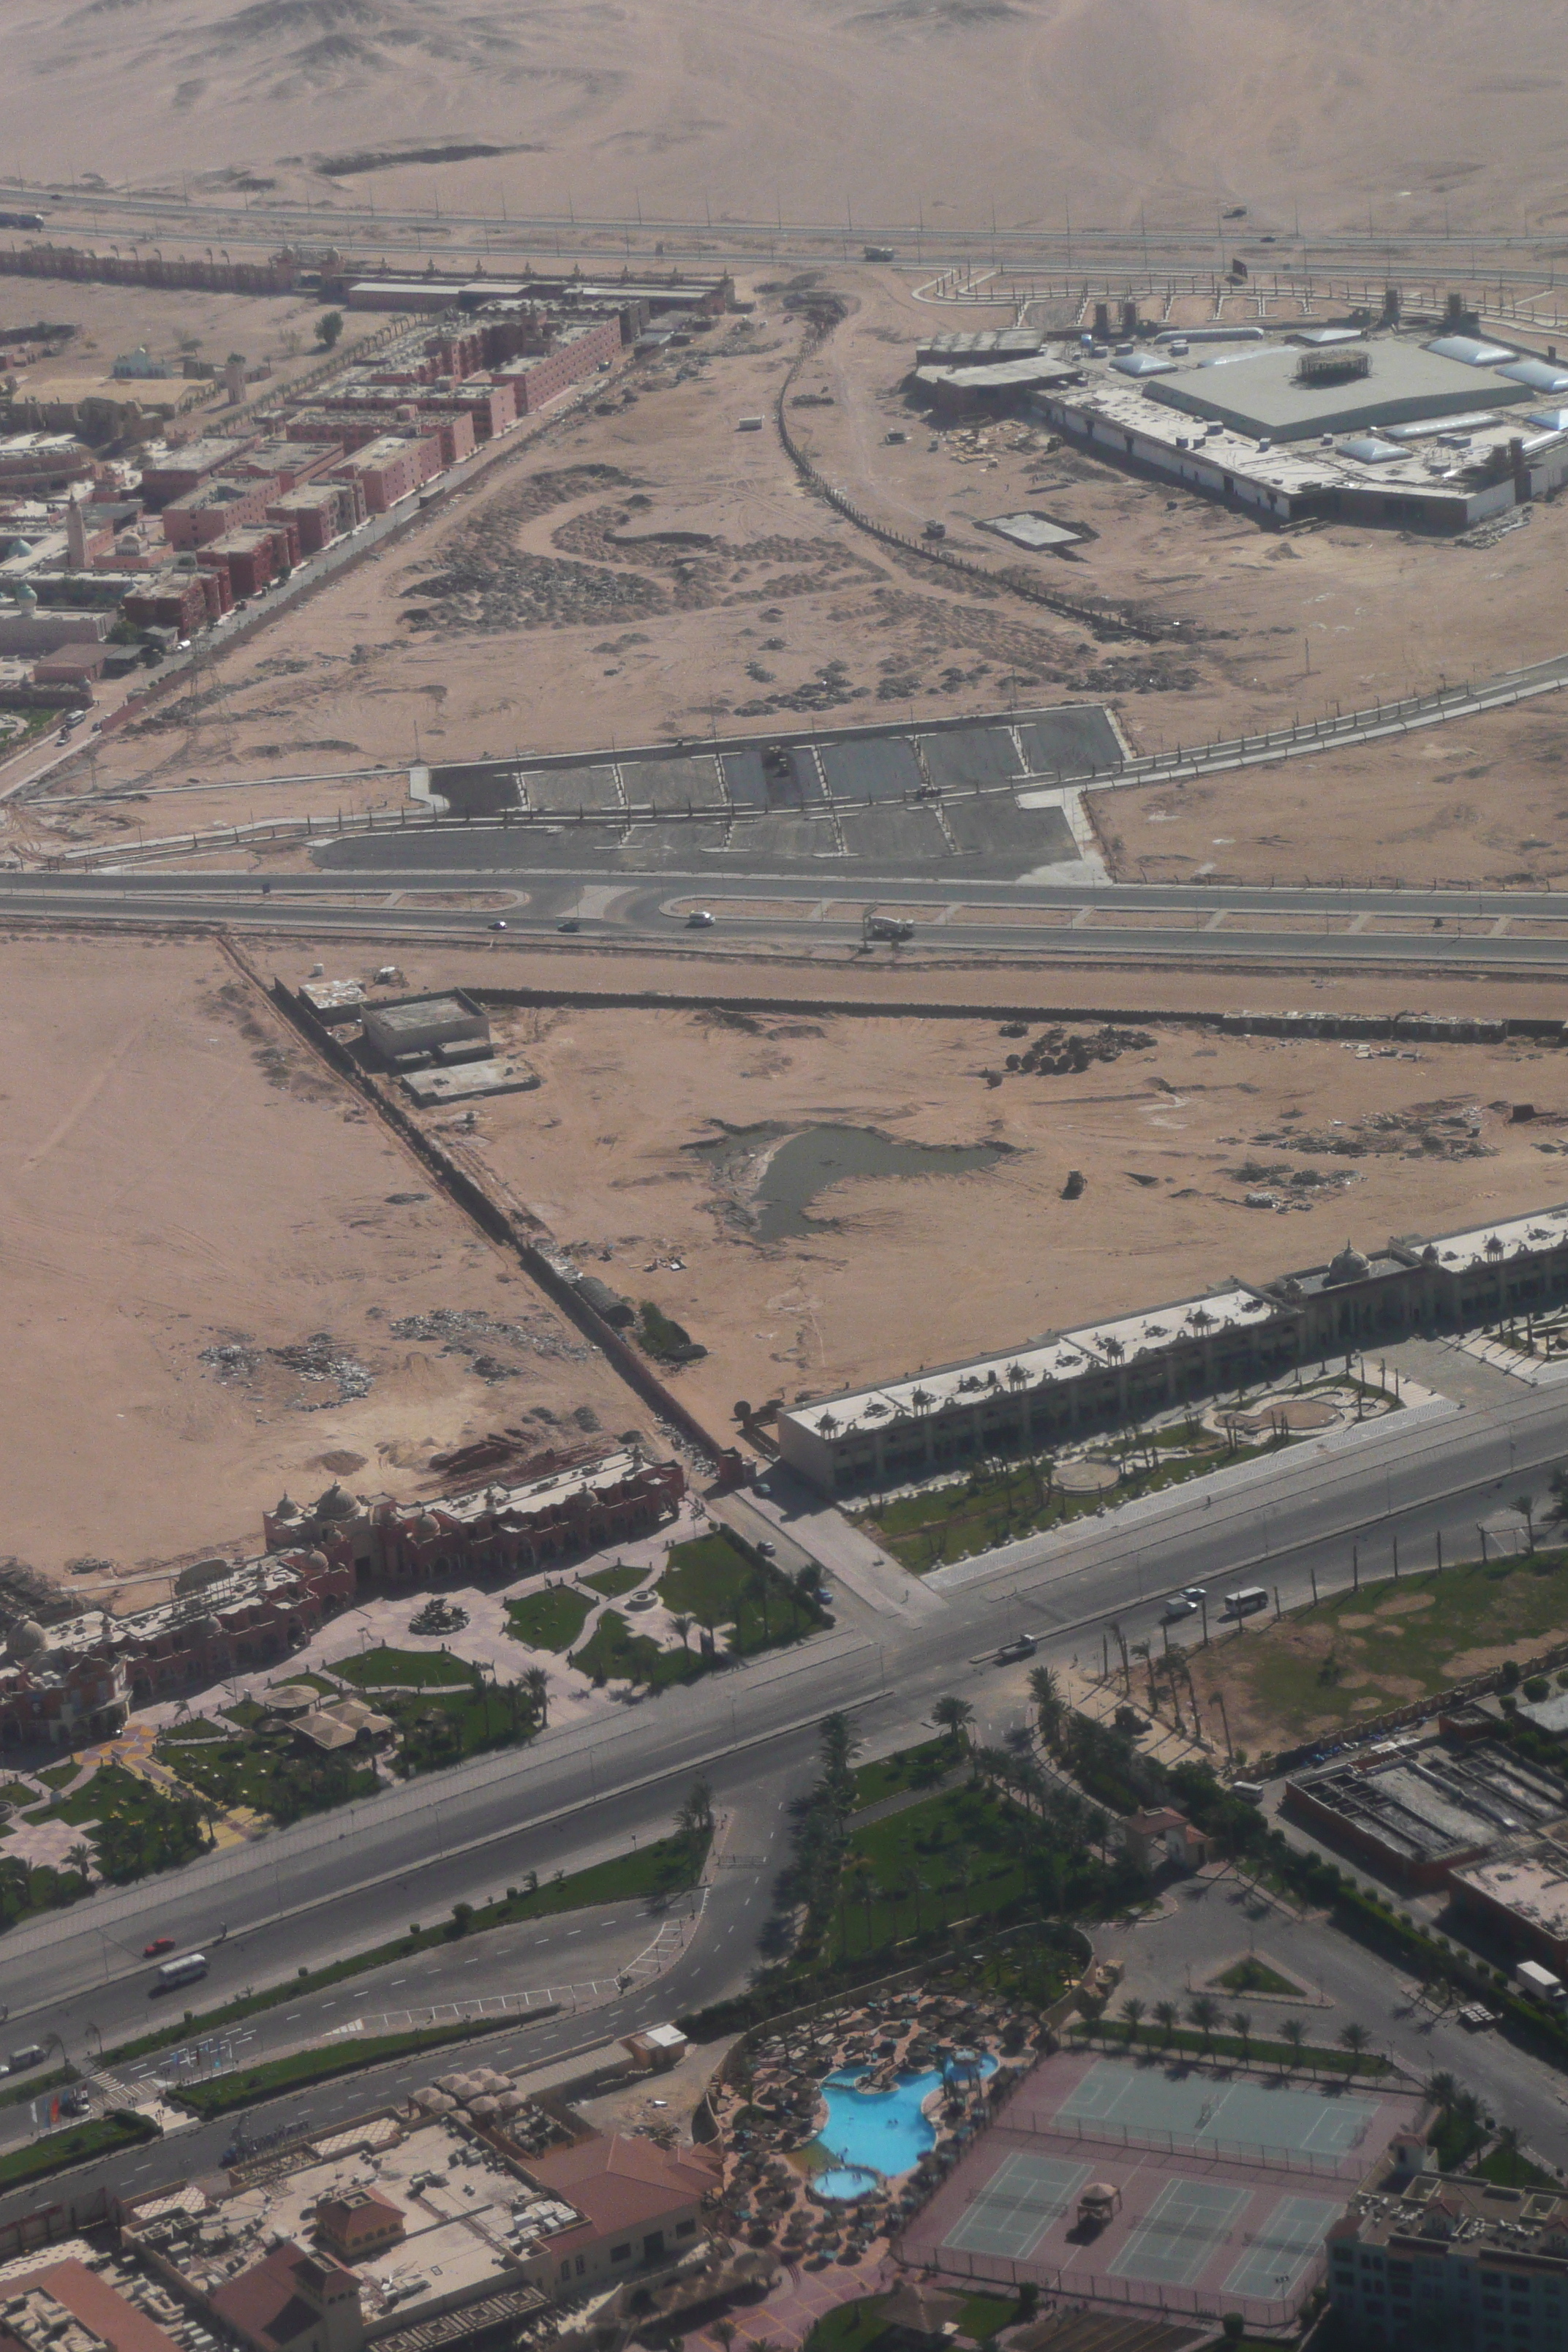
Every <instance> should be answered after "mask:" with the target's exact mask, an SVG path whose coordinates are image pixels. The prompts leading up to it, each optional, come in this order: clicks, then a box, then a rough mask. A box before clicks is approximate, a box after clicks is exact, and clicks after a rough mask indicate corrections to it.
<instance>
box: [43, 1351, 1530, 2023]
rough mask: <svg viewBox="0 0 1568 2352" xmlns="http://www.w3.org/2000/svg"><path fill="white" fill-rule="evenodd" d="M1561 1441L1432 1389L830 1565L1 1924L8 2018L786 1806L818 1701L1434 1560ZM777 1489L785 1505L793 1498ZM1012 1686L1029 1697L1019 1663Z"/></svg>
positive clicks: (239, 1968)
mask: <svg viewBox="0 0 1568 2352" xmlns="http://www.w3.org/2000/svg"><path fill="white" fill-rule="evenodd" d="M1565 1455H1568V1400H1565V1398H1564V1396H1563V1393H1561V1392H1559V1391H1555V1390H1552V1389H1546V1390H1542V1391H1536V1390H1529V1389H1524V1388H1522V1387H1521V1391H1520V1394H1519V1397H1518V1399H1517V1400H1514V1399H1512V1398H1510V1400H1509V1401H1508V1402H1507V1403H1506V1404H1504V1405H1501V1406H1497V1407H1493V1408H1491V1409H1489V1410H1486V1409H1480V1408H1476V1407H1471V1408H1468V1409H1466V1410H1463V1411H1459V1410H1448V1409H1438V1408H1433V1407H1425V1408H1423V1409H1422V1410H1420V1411H1418V1412H1411V1413H1408V1414H1396V1415H1394V1416H1392V1417H1391V1418H1390V1419H1389V1420H1388V1421H1385V1422H1383V1423H1377V1424H1369V1425H1367V1426H1366V1427H1365V1428H1363V1430H1362V1431H1361V1432H1360V1433H1357V1435H1356V1436H1355V1437H1354V1438H1352V1439H1348V1440H1341V1441H1323V1440H1312V1441H1310V1442H1308V1443H1306V1444H1302V1445H1300V1446H1298V1447H1296V1448H1294V1449H1293V1450H1292V1451H1291V1452H1290V1453H1289V1454H1287V1455H1285V1456H1282V1457H1275V1458H1271V1459H1270V1460H1269V1461H1268V1462H1267V1463H1265V1464H1261V1465H1253V1466H1250V1467H1248V1468H1247V1469H1244V1470H1241V1471H1237V1472H1233V1473H1230V1474H1228V1475H1217V1476H1216V1477H1215V1478H1213V1479H1210V1480H1208V1481H1205V1483H1204V1486H1203V1487H1202V1488H1201V1489H1199V1488H1196V1487H1188V1488H1184V1489H1181V1490H1179V1491H1177V1492H1176V1493H1175V1494H1173V1495H1167V1496H1156V1497H1152V1498H1150V1499H1149V1500H1146V1501H1144V1502H1142V1503H1136V1504H1132V1505H1131V1506H1128V1507H1125V1508H1123V1509H1122V1510H1121V1511H1119V1512H1116V1513H1112V1514H1109V1515H1108V1516H1107V1517H1105V1518H1104V1519H1103V1520H1100V1519H1093V1520H1089V1521H1087V1522H1080V1523H1079V1524H1078V1525H1077V1526H1075V1527H1074V1528H1071V1529H1068V1530H1064V1531H1057V1532H1053V1533H1048V1534H1046V1535H1042V1536H1036V1537H1030V1538H1025V1539H1024V1540H1022V1541H1020V1542H1017V1543H1015V1544H1013V1545H1010V1546H1008V1547H1006V1548H1005V1549H1002V1550H1000V1551H997V1552H994V1553H992V1554H990V1555H988V1556H986V1557H985V1558H984V1559H982V1560H978V1561H974V1562H971V1563H967V1564H965V1565H964V1566H963V1567H962V1568H959V1569H952V1570H944V1571H943V1572H942V1575H941V1576H940V1577H939V1578H938V1579H937V1580H934V1582H928V1583H925V1584H921V1583H918V1582H916V1581H915V1580H895V1581H896V1585H897V1590H896V1591H895V1593H894V1594H893V1595H892V1596H891V1597H889V1596H887V1595H884V1594H883V1593H881V1592H879V1591H877V1590H876V1589H875V1588H871V1589H869V1591H868V1593H866V1594H863V1593H862V1592H861V1591H856V1590H851V1589H849V1588H848V1587H847V1586H846V1585H844V1584H842V1583H840V1584H838V1585H837V1588H836V1606H837V1612H838V1619H839V1622H838V1623H837V1627H836V1628H835V1629H834V1630H833V1631H832V1632H830V1633H825V1634H822V1635H818V1636H816V1637H815V1638H813V1639H812V1640H810V1641H807V1642H805V1643H800V1644H798V1645H796V1646H795V1647H793V1648H790V1649H786V1650H783V1651H779V1652H775V1653H772V1654H764V1655H763V1656H762V1657H759V1658H757V1659H755V1660H753V1661H752V1662H751V1663H750V1664H747V1665H744V1666H742V1667H739V1668H736V1669H734V1670H733V1671H731V1672H730V1673H727V1674H724V1675H716V1676H713V1677H711V1678H710V1679H709V1680H707V1681H705V1682H702V1683H700V1684H698V1685H695V1686H693V1687H691V1688H689V1689H687V1690H684V1691H682V1692H680V1693H679V1694H671V1695H668V1696H665V1697H664V1698H662V1699H658V1700H648V1701H646V1702H644V1703H643V1704H641V1705H639V1706H628V1707H627V1708H626V1711H625V1715H624V1718H623V1719H621V1720H618V1721H616V1722H614V1723H611V1724H608V1725H605V1724H603V1723H600V1724H598V1725H596V1726H588V1725H584V1726H581V1727H574V1726H573V1725H571V1724H562V1725H559V1726H555V1727H552V1728H551V1729H550V1730H549V1731H547V1732H546V1733H545V1734H543V1735H542V1737H541V1738H539V1739H538V1740H536V1741H534V1742H533V1743H532V1744H531V1746H529V1747H528V1748H523V1749H520V1750H514V1751H511V1752H509V1753H506V1754H502V1755H500V1756H493V1757H488V1758H485V1759H481V1760H479V1761H478V1762H476V1763H472V1764H469V1765H466V1766H463V1767H459V1768H458V1769H454V1770H451V1771H447V1772H443V1773H438V1774H433V1775H429V1776H426V1777H425V1778H422V1779H420V1780H416V1781H414V1782H411V1783H409V1784H407V1785H406V1786H405V1787H403V1788H401V1789H398V1790H394V1791H392V1792H389V1793H387V1794H385V1795H383V1796H380V1797H378V1798H375V1799H373V1800H370V1801H366V1802H364V1803H363V1804H361V1805H356V1806H353V1807H346V1808H344V1809H342V1811H337V1812H333V1813H330V1814H326V1815H323V1816H320V1817H318V1818H315V1819H313V1820H310V1821H307V1822H300V1823H298V1824H296V1825H295V1826H294V1827H292V1828H289V1829H287V1830H280V1831H277V1832H274V1833H273V1834H272V1835H271V1836H270V1837H268V1838H267V1839H265V1840H264V1841H261V1842H260V1843H257V1844H254V1845H248V1846H243V1847H237V1848H231V1849H229V1850H227V1851H226V1852H223V1853H216V1854H213V1855H210V1856H206V1857H204V1858H203V1859H202V1860H200V1861H198V1862H196V1863H194V1864H190V1865H188V1866H187V1867H186V1868H185V1869H184V1870H183V1871H182V1872H181V1873H180V1874H178V1876H177V1877H174V1878H170V1877H162V1878H159V1879H156V1880H152V1881H142V1882H140V1883H138V1884H136V1885H132V1886H129V1887H125V1888H121V1889H106V1890H104V1891H102V1892H100V1894H98V1895H95V1896H94V1897H92V1899H91V1900H90V1901H89V1902H88V1903H86V1904H84V1905H82V1906H79V1908H77V1909H76V1910H74V1911H72V1912H71V1913H69V1914H68V1915H66V1916H53V1917H51V1918H49V1919H47V1920H44V1921H39V1922H38V1923H37V1924H36V1925H33V1926H30V1927H24V1928H20V1929H17V1930H15V1931H14V1932H13V1933H12V1934H10V1935H8V1936H7V1937H6V1938H5V1997H6V2000H7V2001H8V2003H9V2019H8V2031H9V2032H11V2033H12V2034H20V2033H21V2031H22V2029H24V2028H25V2029H26V2034H25V2036H23V2038H35V2039H37V2038H41V2032H42V2031H43V2030H45V2029H47V2030H50V2031H59V2032H65V2033H66V2038H67V2039H68V2040H69V2039H70V2036H71V2034H73V2033H74V2032H77V2031H78V2030H82V2031H85V2021H86V2020H87V2019H88V2018H89V2017H90V2018H91V2019H92V2020H93V2021H94V2022H95V2023H98V2024H101V2025H105V2026H106V2029H107V2026H108V2024H109V2023H110V2022H111V2021H115V2022H118V2021H126V2022H128V2021H131V2020H132V2019H133V2018H136V2017H138V2016H144V2015H147V2014H149V2013H150V2007H149V2002H148V1980H149V1970H148V1969H147V1967H146V1964H145V1963H144V1962H143V1961H142V1959H141V1958H140V1954H141V1950H142V1945H143V1944H145V1943H146V1942H148V1941H150V1940H151V1939H152V1938H153V1937H154V1936H157V1935H161V1934H167V1933H170V1932H175V1931H177V1932H178V1934H179V1936H180V1937H181V1940H182V1942H184V1943H185V1944H187V1945H190V1944H199V1945H201V1946H202V1947H203V1948H206V1947H208V1946H209V1945H211V1944H212V1943H213V1942H214V1941H215V1940H216V1939H217V1938H218V1937H219V1936H220V1933H221V1932H222V1931H223V1930H224V1929H226V1930H227V1935H226V1945H225V1948H224V1953H223V1956H222V1958H221V1961H220V1964H219V1966H218V1967H217V1968H216V1969H215V1974H214V1979H213V1982H212V1986H211V1990H212V1991H213V1992H214V1993H216V1992H219V1991H221V1990H237V1989H239V1988H240V1987H242V1986H243V1985H245V1984H247V1983H249V1982H252V1981H258V1982H261V1981H267V1980H268V1977H269V1976H273V1975H275V1973H276V1970H277V1968H278V1965H279V1960H280V1959H282V1958H285V1957H286V1956H290V1955H292V1954H293V1953H295V1952H309V1954H310V1956H311V1958H319V1957H323V1956H327V1955H330V1954H331V1953H333V1952H341V1951H342V1950H344V1949H352V1948H355V1947H356V1946H361V1947H363V1945H364V1944H365V1943H367V1942H374V1941H376V1940H380V1939H381V1938H382V1937H390V1936H393V1935H395V1934H397V1933H399V1932H401V1931H402V1930H403V1929H405V1927H407V1925H408V1923H409V1921H410V1920H411V1919H419V1920H421V1921H426V1922H427V1921H430V1920H432V1919H435V1918H437V1917H438V1916H441V1914H442V1913H443V1912H444V1911H446V1910H447V1909H448V1908H449V1907H450V1906H451V1904H452V1903H453V1902H455V1901H457V1900H458V1899H459V1898H465V1899H474V1898H475V1897H482V1896H484V1895H489V1894H491V1893H493V1892H495V1891H496V1890H497V1889H499V1888H502V1887H505V1886H506V1885H515V1884H517V1883H519V1881H520V1879H521V1877H522V1876H523V1875H524V1874H526V1873H527V1871H528V1870H530V1869H538V1870H539V1872H540V1874H541V1876H542V1877H543V1876H548V1875H550V1874H552V1872H553V1871H554V1870H555V1869H556V1868H558V1867H562V1866H563V1865H565V1864H567V1863H568V1862H569V1861H570V1860H571V1859H572V1858H573V1857H574V1855H575V1854H576V1853H578V1852H580V1851H581V1850H582V1849H583V1848H584V1846H588V1847H591V1848H595V1849H597V1850H599V1851H604V1850H605V1849H606V1848H607V1847H610V1846H616V1845H622V1846H624V1845H626V1844H628V1843H630V1836H631V1832H632V1831H633V1830H636V1831H637V1833H638V1834H639V1835H646V1834H648V1833H652V1832H656V1831H657V1829H658V1827H660V1826H662V1825H664V1824H666V1823H668V1820H669V1818H670V1815H671V1813H672V1811H673V1810H674V1807H675V1805H676V1804H677V1803H678V1802H679V1798H680V1797H681V1795H682V1794H683V1793H684V1791H685V1790H686V1788H687V1786H688V1785H689V1781H690V1780H691V1778H692V1777H693V1775H694V1774H695V1773H696V1772H698V1771H699V1770H705V1771H707V1772H708V1773H709V1774H710V1777H711V1778H712V1779H713V1780H714V1783H715V1787H716V1789H717V1790H718V1792H719V1796H720V1800H721V1802H728V1803H731V1804H732V1805H735V1806H737V1807H740V1806H742V1805H743V1804H744V1802H745V1791H746V1790H752V1789H755V1790H767V1791H771V1792H772V1794H771V1795H770V1797H769V1799H768V1802H769V1803H770V1804H773V1806H775V1808H776V1806H777V1805H778V1803H779V1802H780V1801H781V1799H782V1796H783V1795H784V1793H785V1792H787V1791H788V1790H790V1789H791V1788H793V1787H794V1786H795V1785H798V1775H799V1774H800V1773H801V1772H802V1771H804V1770H805V1769H808V1764H809V1751H810V1747H811V1740H812V1737H813V1731H814V1727H815V1725H816V1722H817V1721H818V1720H819V1719H820V1717H821V1716H822V1715H823V1714H824V1713H825V1712H826V1710H828V1709H829V1708H831V1707H847V1708H852V1709H854V1710H855V1711H856V1713H857V1717H858V1722H859V1724H860V1726H861V1727H862V1730H863V1733H864V1735H865V1736H867V1737H868V1738H876V1739H877V1740H878V1741H879V1742H880V1741H886V1740H894V1739H897V1738H903V1737H906V1736H914V1735H915V1734H916V1733H917V1732H918V1730H919V1727H920V1726H921V1723H922V1721H923V1720H924V1719H925V1718H926V1717H928V1716H929V1712H930V1707H931V1702H932V1700H933V1699H934V1698H935V1697H937V1696H939V1695H940V1694H941V1693H942V1692H943V1691H944V1690H947V1689H950V1688H953V1687H958V1688H960V1689H965V1688H971V1689H973V1688H976V1687H977V1688H979V1689H980V1690H981V1691H982V1692H986V1693H989V1694H990V1696H991V1699H992V1700H993V1701H994V1698H995V1695H996V1693H997V1691H998V1690H999V1689H1000V1688H1001V1687H1002V1679H1001V1678H1000V1677H999V1674H998V1670H997V1669H995V1668H994V1667H993V1666H991V1665H990V1664H978V1665H976V1664H973V1660H974V1659H976V1658H980V1659H982V1660H984V1659H986V1658H988V1657H989V1655H990V1654H991V1653H992V1652H993V1651H994V1648H995V1646H996V1644H997V1643H999V1642H1000V1641H1002V1640H1003V1639H1004V1638H1005V1636H1006V1635H1007V1634H1009V1633H1014V1632H1016V1631H1018V1630H1019V1629H1020V1627H1025V1628H1027V1630H1029V1631H1032V1632H1034V1633H1037V1635H1039V1636H1040V1637H1041V1638H1042V1639H1043V1640H1044V1641H1045V1643H1047V1647H1048V1648H1050V1649H1054V1650H1058V1651H1061V1652H1063V1653H1066V1652H1069V1651H1071V1650H1072V1649H1074V1648H1075V1647H1077V1646H1079V1644H1080V1643H1082V1644H1088V1645H1089V1646H1096V1645H1097V1644H1098V1629H1099V1628H1100V1627H1101V1626H1102V1625H1103V1624H1104V1623H1106V1622H1108V1621H1109V1620H1110V1618H1112V1617H1115V1618H1116V1619H1118V1620H1119V1622H1121V1625H1122V1627H1123V1630H1124V1631H1126V1632H1128V1633H1137V1634H1139V1635H1142V1633H1144V1632H1146V1631H1148V1630H1150V1629H1152V1628H1153V1627H1154V1625H1155V1623H1156V1622H1157V1616H1158V1606H1159V1602H1160V1601H1161V1599H1162V1597H1163V1595H1164V1594H1165V1593H1166V1592H1167V1591H1170V1590H1171V1589H1172V1588H1173V1586H1176V1585H1179V1584H1182V1583H1190V1582H1194V1581H1201V1582H1204V1583H1206V1584H1208V1585H1210V1586H1211V1588H1212V1587H1215V1586H1216V1585H1218V1584H1220V1583H1224V1582H1226V1581H1230V1580H1243V1581H1258V1582H1267V1583H1268V1585H1269V1586H1270V1587H1273V1586H1278V1587H1279V1591H1280V1593H1281V1595H1282V1598H1283V1599H1284V1601H1286V1602H1287V1603H1288V1602H1289V1601H1292V1600H1294V1599H1296V1598H1298V1597H1306V1596H1307V1595H1308V1594H1309V1593H1310V1577H1311V1574H1312V1573H1313V1572H1314V1571H1315V1572H1316V1574H1317V1577H1318V1580H1319V1585H1320V1589H1328V1588H1329V1587H1331V1586H1334V1585H1337V1584H1338V1583H1340V1582H1342V1581H1344V1580H1348V1578H1349V1575H1350V1570H1351V1556H1350V1554H1351V1545H1352V1542H1354V1543H1356V1544H1358V1545H1359V1549H1360V1557H1361V1563H1362V1566H1363V1568H1364V1569H1366V1570H1369V1571H1372V1572H1376V1571H1378V1570H1380V1568H1385V1567H1386V1564H1387V1560H1388V1558H1389V1548H1390V1545H1391V1542H1392V1539H1393V1538H1394V1537H1397V1538H1398V1540H1399V1543H1400V1549H1401V1557H1402V1559H1403V1561H1404V1563H1405V1566H1406V1567H1412V1566H1415V1565H1417V1564H1420V1565H1430V1564H1431V1562H1432V1559H1433V1558H1434V1553H1435V1545H1436V1537H1437V1535H1438V1533H1439V1531H1441V1533H1442V1535H1443V1538H1444V1541H1445V1546H1446V1550H1447V1557H1448V1558H1450V1559H1452V1558H1455V1557H1457V1556H1458V1554H1459V1553H1460V1552H1461V1551H1469V1552H1471V1553H1473V1552H1474V1550H1475V1549H1476V1536H1475V1526H1476V1522H1477V1519H1478V1518H1479V1517H1480V1516H1481V1515H1482V1514H1483V1513H1484V1512H1485V1511H1486V1510H1487V1509H1489V1508H1490V1507H1495V1504H1496V1501H1497V1499H1498V1496H1499V1495H1500V1493H1501V1491H1502V1489H1504V1488H1506V1490H1507V1492H1506V1495H1504V1496H1503V1499H1505V1500H1507V1499H1510V1498H1511V1496H1513V1494H1514V1493H1515V1492H1516V1491H1518V1490H1519V1489H1520V1488H1521V1487H1526V1486H1528V1487H1531V1488H1532V1489H1533V1490H1534V1491H1535V1492H1536V1493H1537V1494H1540V1493H1542V1491H1543V1488H1544V1484H1545V1475H1546V1473H1547V1472H1548V1471H1550V1470H1551V1469H1552V1468H1554V1467H1556V1466H1557V1465H1558V1464H1559V1463H1560V1462H1561V1461H1562V1460H1563V1458H1564V1456H1565ZM775 1507H776V1508H779V1509H780V1511H781V1513H782V1516H783V1517H784V1521H785V1523H786V1525H787V1524H788V1523H789V1521H790V1518H791V1517H792V1516H793V1515H794V1513H795V1504H794V1503H793V1502H791V1501H790V1500H789V1499H788V1498H787V1497H786V1499H785V1500H784V1503H783V1504H782V1505H778V1506H775ZM799 1524H800V1525H802V1526H803V1527H805V1526H806V1525H807V1522H806V1521H805V1519H802V1520H801V1521H800V1522H799ZM803 1540H805V1541H807V1542H808V1543H809V1542H810V1540H811V1538H810V1535H809V1532H808V1533H807V1534H806V1535H805V1536H804V1537H803ZM1215 1630H1217V1629H1215ZM1013 1682H1014V1683H1016V1688H1017V1691H1018V1692H1019V1693H1021V1691H1022V1687H1023V1674H1022V1670H1020V1672H1019V1673H1018V1675H1016V1676H1014V1678H1013ZM1007 1687H1008V1688H1009V1689H1011V1688H1012V1687H1013V1685H1012V1684H1009V1685H1007ZM536 1980H537V1979H536Z"/></svg>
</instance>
